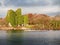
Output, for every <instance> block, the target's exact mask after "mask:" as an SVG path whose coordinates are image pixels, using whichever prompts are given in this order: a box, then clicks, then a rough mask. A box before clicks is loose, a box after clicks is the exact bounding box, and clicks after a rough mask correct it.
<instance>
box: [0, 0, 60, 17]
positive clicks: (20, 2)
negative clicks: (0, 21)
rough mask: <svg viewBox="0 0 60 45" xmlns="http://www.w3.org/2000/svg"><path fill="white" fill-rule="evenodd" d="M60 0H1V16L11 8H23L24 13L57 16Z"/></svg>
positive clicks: (59, 11) (59, 10)
mask: <svg viewBox="0 0 60 45" xmlns="http://www.w3.org/2000/svg"><path fill="white" fill-rule="evenodd" d="M59 6H60V0H0V17H5V16H6V14H7V11H8V10H10V9H13V10H16V9H17V8H22V14H26V13H37V14H48V15H49V16H55V15H57V14H59V13H60V9H59V8H60V7H59Z"/></svg>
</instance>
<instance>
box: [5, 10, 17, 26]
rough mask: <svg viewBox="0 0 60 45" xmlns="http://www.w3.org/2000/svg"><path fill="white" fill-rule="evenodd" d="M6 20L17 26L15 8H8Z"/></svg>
mask: <svg viewBox="0 0 60 45" xmlns="http://www.w3.org/2000/svg"><path fill="white" fill-rule="evenodd" d="M6 21H7V22H8V23H10V24H11V25H12V26H13V27H16V26H17V21H16V13H15V12H14V11H13V10H8V12H7V16H6Z"/></svg>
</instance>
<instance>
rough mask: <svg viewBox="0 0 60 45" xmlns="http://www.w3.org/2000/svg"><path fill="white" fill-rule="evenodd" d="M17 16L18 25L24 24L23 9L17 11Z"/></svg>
mask: <svg viewBox="0 0 60 45" xmlns="http://www.w3.org/2000/svg"><path fill="white" fill-rule="evenodd" d="M16 14H17V24H18V25H21V24H23V16H22V14H21V9H20V8H19V9H17V10H16Z"/></svg>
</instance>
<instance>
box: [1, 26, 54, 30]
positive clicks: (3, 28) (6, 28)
mask: <svg viewBox="0 0 60 45" xmlns="http://www.w3.org/2000/svg"><path fill="white" fill-rule="evenodd" d="M0 30H21V31H49V30H52V31H55V30H53V29H31V28H27V27H15V28H14V27H0Z"/></svg>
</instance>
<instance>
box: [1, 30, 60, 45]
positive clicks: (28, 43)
mask: <svg viewBox="0 0 60 45" xmlns="http://www.w3.org/2000/svg"><path fill="white" fill-rule="evenodd" d="M0 45H60V31H29V32H28V31H25V32H23V31H16V30H11V31H3V30H0Z"/></svg>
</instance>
